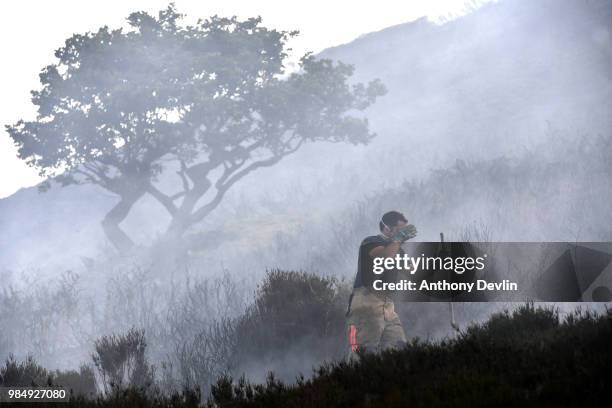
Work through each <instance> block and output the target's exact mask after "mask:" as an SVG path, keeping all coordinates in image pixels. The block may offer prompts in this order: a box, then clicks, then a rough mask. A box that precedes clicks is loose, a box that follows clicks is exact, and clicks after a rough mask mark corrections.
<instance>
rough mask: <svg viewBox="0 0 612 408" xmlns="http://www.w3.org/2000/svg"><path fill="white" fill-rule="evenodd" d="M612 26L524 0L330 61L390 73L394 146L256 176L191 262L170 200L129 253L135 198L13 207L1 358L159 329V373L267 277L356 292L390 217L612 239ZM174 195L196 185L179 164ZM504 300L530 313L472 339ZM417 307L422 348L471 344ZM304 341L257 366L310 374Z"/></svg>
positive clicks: (6, 229)
mask: <svg viewBox="0 0 612 408" xmlns="http://www.w3.org/2000/svg"><path fill="white" fill-rule="evenodd" d="M610 21H612V6H611V5H610V4H609V3H608V2H605V1H591V2H588V3H586V2H573V1H552V0H542V1H537V2H534V1H518V0H506V1H500V2H497V3H495V4H490V5H486V6H483V7H482V8H480V9H479V10H477V11H476V12H474V13H472V14H469V15H467V16H465V17H462V18H459V19H456V20H453V21H450V22H447V23H445V24H442V25H436V24H432V23H429V22H427V21H426V20H419V21H417V22H414V23H411V24H406V25H401V26H396V27H392V28H389V29H386V30H383V31H381V32H378V33H371V34H368V35H366V36H363V37H360V38H359V39H358V40H356V41H354V42H353V43H350V44H347V45H345V46H342V47H337V48H334V49H330V50H327V51H325V52H323V53H322V54H321V56H322V57H329V58H333V59H338V60H342V61H345V62H349V63H354V64H355V66H356V75H355V81H368V80H371V79H373V78H380V79H381V80H382V81H383V83H384V84H385V85H386V86H387V88H388V89H389V93H388V95H387V96H386V97H384V98H382V99H381V100H380V101H379V102H377V103H376V104H375V105H374V106H373V107H372V108H370V109H369V111H368V112H367V117H368V118H369V120H370V124H371V127H372V129H373V130H374V131H375V132H377V134H378V136H377V138H376V139H375V140H374V141H373V142H372V143H371V144H370V145H368V146H348V145H330V144H327V145H326V144H320V145H315V144H312V145H306V146H305V147H304V148H303V149H302V150H301V151H299V152H298V153H296V154H294V155H293V156H290V157H288V158H286V159H285V160H283V161H282V162H280V163H279V164H277V165H276V166H274V167H272V168H268V169H262V170H260V171H257V172H254V173H252V174H250V175H249V176H247V177H245V178H244V179H243V180H241V181H240V182H239V183H238V184H237V185H236V187H235V188H234V189H233V190H231V191H230V192H229V193H228V195H227V197H226V198H225V200H224V201H223V203H222V204H221V205H220V206H219V207H218V208H217V210H215V211H214V212H213V213H212V214H211V216H210V217H208V218H207V219H206V220H205V221H204V222H202V223H201V224H199V225H197V226H196V227H194V228H192V229H191V230H190V231H189V232H188V234H187V240H188V242H190V243H191V246H190V248H189V251H188V254H187V256H185V257H180V258H179V259H174V258H173V257H172V251H171V250H170V249H168V248H163V247H159V246H155V247H154V252H155V253H154V254H152V250H151V247H152V244H154V243H155V242H156V238H157V237H158V235H159V234H160V233H161V231H163V230H165V228H166V226H167V222H168V221H169V220H168V218H167V216H165V215H164V210H163V209H162V208H160V207H159V206H158V205H159V204H157V203H156V202H155V201H154V200H152V199H147V198H144V199H142V200H141V201H139V202H138V203H137V205H136V206H135V207H134V208H133V210H132V212H131V214H130V216H129V217H128V219H127V220H126V221H125V222H124V224H123V225H122V227H123V228H124V229H125V230H126V231H128V232H129V234H130V235H131V236H132V237H133V238H134V239H135V240H136V241H137V242H138V243H139V244H140V247H139V248H138V249H137V250H136V251H135V252H134V253H133V254H132V255H130V256H119V255H117V254H115V253H114V250H113V249H112V247H111V246H110V245H109V244H108V243H107V242H105V241H104V238H103V234H102V231H101V229H100V226H99V221H100V220H101V219H102V217H103V215H104V214H105V212H107V211H108V210H109V209H110V208H112V206H113V205H114V200H116V198H115V197H113V196H110V195H108V194H105V193H103V192H101V191H100V190H98V189H95V188H93V187H85V186H73V187H69V188H60V187H59V186H57V185H54V186H53V188H52V189H51V191H50V192H48V193H45V194H38V193H37V192H36V191H34V190H23V191H21V192H19V193H17V194H15V195H14V196H12V197H10V198H8V199H3V200H0V230H1V231H2V234H1V235H0V248H2V251H1V252H0V260H2V267H0V278H1V282H0V296H1V298H0V300H1V301H0V358H3V357H5V356H7V355H8V354H9V353H15V354H16V355H18V356H24V355H26V354H28V353H31V354H33V355H34V356H35V357H36V358H37V359H38V360H39V361H40V362H41V363H42V364H43V365H45V366H47V367H52V368H55V367H57V368H74V367H77V366H78V365H79V364H80V363H81V362H83V361H88V359H89V356H90V354H91V351H92V347H93V342H94V341H95V339H96V338H98V337H99V336H101V335H105V334H109V333H119V332H125V331H126V330H128V329H129V328H131V327H140V328H144V329H145V335H146V337H147V341H148V342H149V348H148V350H149V353H150V355H149V358H150V359H151V360H152V361H153V362H154V363H156V364H158V365H160V364H161V363H162V362H164V361H166V362H167V361H169V360H170V359H171V357H169V356H172V355H176V351H177V347H180V345H181V344H182V342H185V341H189V340H190V339H193V338H194V337H195V336H196V335H198V333H201V332H202V331H203V330H205V329H206V328H208V327H210V325H211V324H213V322H215V321H218V320H219V319H222V318H235V317H236V316H239V315H240V314H241V313H242V312H244V310H246V308H247V307H248V305H249V304H250V302H252V296H251V295H252V293H253V292H254V291H255V290H256V288H257V285H258V283H259V282H261V280H262V279H263V277H264V275H265V272H266V270H267V269H271V268H281V269H286V270H308V271H312V272H316V273H318V274H320V275H323V276H333V277H337V278H339V279H343V280H344V282H345V284H347V285H350V283H351V282H352V278H353V276H354V273H355V271H356V262H357V258H356V256H357V247H358V245H359V242H360V241H361V240H362V239H363V238H364V237H365V236H367V235H371V234H375V233H377V223H378V220H379V218H380V216H381V214H382V213H384V212H385V211H387V210H390V209H399V210H401V211H403V212H404V213H405V214H406V215H407V217H408V218H409V221H410V222H411V223H414V224H415V225H416V226H417V228H418V230H419V235H418V238H417V239H418V240H421V241H436V240H437V239H438V234H439V233H440V232H444V233H445V234H446V236H447V237H448V239H450V240H452V239H462V240H465V239H468V238H482V237H485V238H486V239H485V240H486V241H610V240H612V230H611V229H610V228H609V226H610V225H612V215H611V214H610V211H609V203H610V202H611V201H612V188H611V187H610V182H609V180H610V179H611V177H612V162H611V160H612V159H611V158H612V149H611V146H612V142H611V137H612V135H611V134H610V128H611V127H610V125H611V124H612V123H611V117H610V115H609V108H608V106H609V103H608V102H609V99H610V95H611V94H612V77H611V76H610V72H612V71H611V70H610V68H611V66H612V46H611V41H610V29H611V27H610V24H609V22H610ZM159 183H160V184H161V185H164V186H166V187H171V186H172V185H173V183H180V180H179V179H178V177H176V176H175V174H174V172H172V171H169V172H167V173H166V175H164V176H163V177H161V178H160V180H159ZM153 255H154V256H153ZM67 270H70V271H71V272H70V273H69V274H65V273H66V271H67ZM62 274H64V275H62ZM504 307H513V305H512V304H501V303H500V304H462V305H457V306H456V309H455V311H456V319H457V322H458V323H459V324H460V326H462V327H464V326H465V325H466V324H468V323H469V322H472V321H481V320H483V319H485V318H486V317H487V316H488V315H489V314H490V313H491V312H493V311H497V310H500V309H503V308H504ZM559 307H560V308H561V309H562V311H563V312H566V311H569V310H571V309H573V307H574V306H573V305H570V304H567V305H563V304H561V305H559ZM590 307H596V306H594V305H590ZM398 309H399V312H400V314H401V317H402V320H403V322H404V325H405V327H406V331H407V333H408V335H409V337H421V338H440V337H444V336H450V335H453V331H452V328H451V327H450V324H449V315H448V305H446V304H432V303H427V304H414V303H406V304H402V305H400V306H398ZM24 322H28V324H25V323H24ZM304 342H305V343H296V344H295V347H294V348H292V350H291V352H290V353H289V352H288V353H283V354H270V355H269V356H267V357H266V359H262V360H257V359H254V360H252V361H246V362H244V364H243V365H242V367H240V369H238V371H240V370H241V371H243V372H246V373H247V374H248V375H249V377H250V378H253V379H255V380H263V378H264V376H265V373H266V372H267V371H268V369H269V368H270V367H276V368H278V369H282V372H281V376H282V377H283V378H289V379H292V377H294V375H297V373H298V372H302V373H304V371H305V370H307V369H308V368H309V367H310V366H312V365H315V364H317V363H318V361H317V358H318V357H316V353H311V352H309V351H308V350H305V349H304V344H312V342H311V341H310V340H309V339H307V340H304ZM175 365H176V362H175ZM304 374H306V375H308V374H309V373H304ZM177 375H178V374H177Z"/></svg>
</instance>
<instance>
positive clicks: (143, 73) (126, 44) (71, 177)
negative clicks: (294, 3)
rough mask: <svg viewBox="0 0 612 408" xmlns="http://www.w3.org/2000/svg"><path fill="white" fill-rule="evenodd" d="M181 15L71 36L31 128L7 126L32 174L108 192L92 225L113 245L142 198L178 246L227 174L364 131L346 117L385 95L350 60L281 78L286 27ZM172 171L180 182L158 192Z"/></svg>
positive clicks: (51, 70)
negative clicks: (159, 213) (161, 213)
mask: <svg viewBox="0 0 612 408" xmlns="http://www.w3.org/2000/svg"><path fill="white" fill-rule="evenodd" d="M182 18H183V16H182V15H181V14H179V13H178V12H177V11H176V10H175V7H174V5H170V6H168V8H167V9H165V10H162V11H160V12H159V14H158V16H157V17H153V16H150V15H148V14H147V13H144V12H137V13H132V14H131V15H130V16H129V17H128V23H129V26H130V27H131V28H130V29H128V30H124V29H121V28H120V29H114V30H109V28H108V27H106V26H105V27H102V28H100V29H99V30H98V31H97V32H95V33H86V34H75V35H73V36H72V37H70V38H69V39H68V40H66V43H65V45H64V46H63V47H61V48H59V49H58V50H57V51H56V52H55V56H56V57H57V59H58V61H57V62H56V63H54V64H52V65H49V66H47V67H46V68H44V69H43V70H42V72H41V74H40V80H41V83H42V89H40V90H38V91H33V92H32V95H33V97H32V102H33V103H34V104H35V105H36V106H37V108H38V115H37V117H36V120H34V121H23V120H20V121H18V122H17V123H16V124H14V125H11V126H7V127H6V128H7V131H8V133H9V135H10V137H11V138H12V139H13V140H14V142H15V143H16V145H17V147H18V152H19V153H18V155H19V157H20V158H21V159H24V160H25V161H26V162H27V163H28V164H29V165H30V166H33V167H35V168H37V169H38V170H39V172H40V174H41V175H42V176H44V177H55V178H56V179H57V180H58V181H60V182H61V183H62V185H68V184H81V183H93V184H96V185H98V186H101V187H102V188H104V189H106V190H108V191H110V192H112V193H114V194H116V195H117V196H118V197H119V201H118V202H117V203H116V205H115V206H114V207H113V208H112V209H111V210H110V211H109V212H108V214H107V215H106V216H105V218H104V220H103V222H102V225H103V227H104V231H105V233H106V235H107V237H108V238H109V240H110V241H111V242H112V243H113V244H114V245H115V246H116V247H117V248H118V249H120V250H126V249H129V248H130V247H131V246H132V245H133V242H132V240H131V239H130V238H129V237H128V235H127V234H125V233H124V232H123V231H122V230H121V228H120V227H119V223H120V222H121V221H122V220H124V219H125V218H126V217H127V215H128V214H129V212H130V210H131V208H132V206H133V204H134V203H136V202H137V201H138V200H139V199H140V198H141V197H142V196H143V195H145V194H150V195H151V196H152V197H154V198H155V199H156V200H158V201H159V202H160V203H161V204H162V205H163V206H164V208H165V209H166V210H167V212H168V213H169V214H170V216H171V222H170V225H169V226H168V229H167V232H166V237H168V238H180V237H181V236H182V235H183V234H184V232H185V231H186V230H187V228H189V227H190V226H191V225H193V224H195V223H197V222H199V221H201V220H202V219H204V218H205V217H206V216H207V215H208V214H210V213H211V212H212V211H213V210H214V209H215V208H216V206H217V205H218V204H219V203H220V202H221V201H222V199H223V197H224V195H225V194H226V192H227V191H228V190H229V189H230V188H231V187H232V186H233V185H234V184H235V183H236V182H237V181H238V180H240V179H241V178H243V177H244V176H246V175H247V174H249V173H251V172H252V171H254V170H256V169H258V168H262V167H267V166H272V165H274V164H276V163H278V162H279V161H280V160H281V159H282V158H283V157H285V156H287V155H289V154H291V153H293V152H295V151H297V150H298V149H299V148H300V147H301V146H302V145H303V144H304V143H307V142H315V141H330V142H349V143H353V144H360V143H361V144H362V143H367V142H368V141H369V140H370V139H371V138H372V137H374V134H373V133H371V132H370V131H369V128H368V122H367V119H366V118H364V117H362V116H356V113H358V112H359V111H362V110H364V109H365V108H367V107H368V106H369V105H370V104H372V103H373V102H375V100H376V98H377V97H378V96H380V95H383V94H384V93H385V88H384V86H383V85H382V84H381V83H380V82H379V81H378V80H375V81H372V82H370V83H369V84H367V85H364V84H360V83H359V84H352V85H351V84H349V83H348V80H349V78H350V77H351V76H352V74H353V67H352V66H350V65H346V64H343V63H340V62H338V63H333V62H332V61H330V60H326V59H317V58H315V57H313V56H312V55H310V54H307V55H305V56H304V57H303V58H302V59H301V60H300V63H299V70H298V71H297V72H294V73H288V72H286V70H285V67H284V62H285V60H286V58H287V51H288V50H289V49H288V48H287V41H288V40H289V39H291V38H292V37H293V36H295V35H297V32H286V31H277V30H273V29H268V28H266V27H264V26H262V24H261V19H260V18H251V19H248V20H245V21H239V20H238V19H237V18H236V17H232V18H221V17H217V16H214V17H211V18H209V19H206V20H198V22H197V23H196V24H195V25H182V24H181V22H182ZM170 169H173V170H175V171H176V172H177V176H178V177H179V178H180V182H177V183H176V185H177V186H180V187H179V189H178V190H177V191H162V189H161V188H160V187H159V186H158V185H156V182H157V181H159V177H160V175H161V174H162V173H163V172H164V171H168V170H170ZM179 178H177V180H179ZM158 184H159V183H158ZM47 186H48V185H47ZM204 196H206V198H207V201H205V200H202V199H203V198H204ZM201 201H203V202H201Z"/></svg>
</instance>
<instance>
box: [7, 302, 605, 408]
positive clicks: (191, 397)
mask: <svg viewBox="0 0 612 408" xmlns="http://www.w3.org/2000/svg"><path fill="white" fill-rule="evenodd" d="M610 341H612V313H611V312H610V311H607V312H605V313H603V314H600V315H597V314H594V313H591V312H582V313H580V312H577V313H572V314H570V315H566V316H564V317H562V316H560V314H559V313H558V311H555V310H553V309H545V308H535V307H534V306H533V305H529V304H527V305H523V306H521V307H519V308H518V309H516V310H515V311H513V312H502V313H497V314H494V315H493V316H491V317H490V319H489V320H488V321H486V322H484V323H482V324H480V325H475V324H474V325H472V326H470V327H469V328H467V329H466V330H465V331H463V332H462V333H461V334H460V335H458V336H457V337H455V338H449V339H445V340H442V341H438V342H429V341H427V342H423V341H414V342H412V343H411V344H409V345H407V346H406V347H405V348H404V349H401V350H397V351H388V352H384V353H382V354H378V355H376V354H367V355H363V356H362V357H361V359H360V361H358V362H352V363H346V362H336V363H331V364H326V365H323V366H320V367H319V368H317V369H315V373H314V375H313V377H312V378H310V379H299V378H298V381H297V383H296V384H286V383H283V382H282V381H279V380H277V379H276V378H274V376H269V377H268V380H267V382H265V383H263V384H259V385H253V384H251V383H249V382H247V381H245V380H239V381H234V380H232V379H231V378H229V377H222V378H220V379H219V380H218V382H217V383H216V385H215V386H214V387H213V389H212V393H211V396H210V397H208V396H207V395H202V394H201V393H200V392H198V391H197V390H193V389H189V388H187V389H185V390H184V391H183V392H182V393H175V394H173V395H167V394H164V392H165V391H166V390H165V389H162V390H157V391H151V390H149V391H148V392H147V393H144V392H141V391H138V390H135V389H127V390H123V391H119V392H116V393H112V394H111V395H109V396H106V397H103V396H100V397H98V398H96V399H90V398H86V397H77V398H73V399H72V400H71V402H70V403H69V404H66V405H65V406H75V407H76V406H78V407H124V406H141V407H177V408H178V407H198V406H202V404H204V406H208V407H211V408H212V407H218V408H224V407H227V408H229V407H234V408H235V407H283V408H286V407H379V406H381V407H382V406H384V407H406V406H415V407H447V406H448V407H450V406H452V407H472V406H517V407H518V406H521V407H523V406H538V407H541V406H550V407H553V406H555V407H556V406H575V407H583V406H601V405H602V401H605V400H607V398H608V396H609V387H610V386H611V385H612V384H611V383H610V379H611V378H612V375H611V374H612V373H611V369H610V367H611V366H612V354H610V352H609V345H610ZM36 367H37V366H36V364H33V363H32V362H31V361H30V362H24V363H22V364H20V365H17V364H15V362H11V361H9V362H7V363H6V365H5V366H4V367H0V384H3V383H2V381H1V380H2V376H3V375H4V376H5V377H6V379H7V382H5V383H4V384H3V385H11V384H13V382H14V383H15V384H18V383H19V381H27V380H28V376H29V375H30V376H31V375H32V374H33V373H36V374H37V375H39V376H40V373H41V372H43V373H46V371H45V370H44V369H42V368H38V369H36V370H34V368H36ZM87 374H88V372H86V371H84V370H83V369H82V370H81V373H80V379H79V373H76V372H74V373H73V374H72V376H71V377H70V378H67V377H66V375H65V374H64V376H63V377H62V378H63V379H64V381H68V380H70V383H71V384H77V385H80V386H83V385H85V384H88V379H89V378H90V376H91V374H89V376H88V375H87ZM55 376H56V377H59V376H60V373H57V374H56V375H55ZM11 381H12V382H11ZM89 388H91V385H89ZM160 391H161V392H160ZM38 405H39V406H41V407H43V406H50V405H51V404H45V403H39V404H38ZM7 406H10V405H7ZM15 406H18V404H15Z"/></svg>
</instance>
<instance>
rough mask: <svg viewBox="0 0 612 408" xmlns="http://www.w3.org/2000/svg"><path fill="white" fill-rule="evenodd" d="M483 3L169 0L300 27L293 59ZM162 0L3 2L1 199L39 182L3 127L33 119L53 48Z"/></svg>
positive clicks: (191, 14) (199, 11) (182, 8)
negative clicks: (34, 98)
mask: <svg viewBox="0 0 612 408" xmlns="http://www.w3.org/2000/svg"><path fill="white" fill-rule="evenodd" d="M485 1H486V0H407V1H403V2H398V1H390V0H378V1H375V2H373V1H355V0H353V1H347V0H333V1H330V0H326V1H321V0H310V1H300V2H297V1H292V2H288V1H278V0H277V1H273V0H257V1H252V0H206V1H204V0H175V1H174V3H175V5H176V6H177V9H178V11H179V12H181V13H183V14H186V15H187V20H188V21H189V20H191V21H193V20H195V19H197V18H205V17H207V16H211V15H215V14H217V15H220V16H232V15H236V16H238V17H240V18H248V17H252V16H257V15H259V16H261V17H262V18H263V24H264V25H266V26H268V27H272V28H276V29H279V30H296V29H297V30H299V31H300V35H299V37H298V38H297V39H295V40H294V41H293V42H292V43H291V44H290V46H291V47H292V48H293V49H294V52H295V54H296V55H302V54H304V53H305V52H307V51H312V52H314V53H317V52H319V51H322V50H323V49H325V48H328V47H331V46H336V45H340V44H345V43H348V42H350V41H352V40H354V39H355V38H357V37H359V36H360V35H362V34H365V33H369V32H373V31H379V30H381V29H383V28H386V27H389V26H393V25H396V24H401V23H406V22H410V21H413V20H416V19H418V18H420V17H423V16H427V17H429V18H430V19H432V20H434V21H440V20H448V19H452V18H453V17H456V16H459V15H462V14H464V13H465V12H466V10H469V6H470V5H474V4H480V3H483V2H485ZM168 3H169V2H168V1H167V0H122V1H118V0H105V1H100V0H97V1H92V0H89V1H82V0H54V1H45V0H37V1H34V0H20V1H13V2H7V3H6V4H4V5H3V11H2V14H1V15H0V38H1V39H2V43H1V47H2V49H1V50H2V56H3V57H2V62H1V63H0V89H1V90H2V92H1V93H0V125H2V126H1V128H0V198H3V197H7V196H9V195H11V194H13V193H14V192H16V191H17V190H18V189H19V188H22V187H29V186H33V185H35V184H37V183H39V182H40V181H41V179H40V178H39V177H38V175H37V171H36V170H35V169H32V168H29V167H28V166H27V165H26V164H25V163H24V162H23V161H21V160H19V159H18V158H17V149H16V148H15V146H14V145H13V143H12V141H11V139H10V138H9V136H8V134H7V133H6V131H5V130H4V125H7V124H13V123H15V122H16V121H18V120H19V119H24V120H33V119H34V118H35V117H36V111H35V109H34V106H33V105H32V103H31V102H30V91H31V90H33V89H38V88H39V80H38V74H39V72H40V70H41V69H42V68H43V67H44V66H46V65H49V64H51V63H53V62H54V60H55V58H54V56H53V53H54V50H55V49H57V48H59V47H61V46H62V45H63V43H64V41H65V40H66V39H67V38H68V37H70V36H71V35H72V34H74V33H84V32H87V31H96V30H97V29H98V28H99V27H101V26H104V25H108V26H109V27H111V28H115V27H119V26H125V25H126V24H125V18H126V17H127V16H128V15H129V14H130V13H131V12H134V11H147V12H149V13H157V11H159V10H160V9H163V8H165V7H166V6H167V5H168Z"/></svg>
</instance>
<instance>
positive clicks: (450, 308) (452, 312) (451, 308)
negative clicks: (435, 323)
mask: <svg viewBox="0 0 612 408" xmlns="http://www.w3.org/2000/svg"><path fill="white" fill-rule="evenodd" d="M440 242H442V251H445V247H444V233H443V232H441V233H440ZM448 312H449V314H450V325H451V327H452V328H453V329H454V330H455V331H457V332H460V331H461V330H460V329H459V325H457V323H456V322H455V308H454V306H453V302H452V300H451V301H450V302H448Z"/></svg>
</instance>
